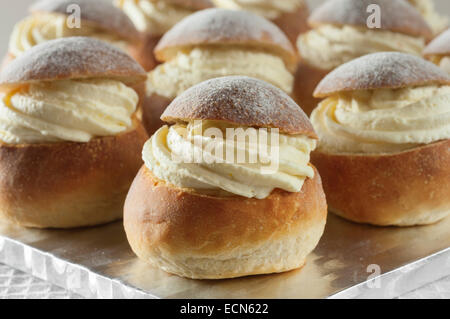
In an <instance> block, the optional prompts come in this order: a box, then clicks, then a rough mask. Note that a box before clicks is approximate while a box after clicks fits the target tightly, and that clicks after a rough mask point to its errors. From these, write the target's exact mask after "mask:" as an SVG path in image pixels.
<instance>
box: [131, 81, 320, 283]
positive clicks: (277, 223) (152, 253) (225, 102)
mask: <svg viewBox="0 0 450 319" xmlns="http://www.w3.org/2000/svg"><path fill="white" fill-rule="evenodd" d="M162 119H163V120H164V121H166V122H167V123H170V125H169V126H164V127H162V128H161V129H159V130H158V131H157V132H156V133H155V134H154V135H153V137H152V138H151V139H150V140H149V141H148V142H147V143H146V144H145V146H144V150H143V159H144V162H145V165H144V166H143V167H142V169H141V171H140V172H139V173H138V175H137V177H136V179H135V181H134V182H133V185H132V187H131V189H130V192H129V194H128V196H127V200H126V202H125V209H124V225H125V230H126V233H127V237H128V240H129V243H130V245H131V247H132V248H133V250H134V252H135V253H136V254H137V255H138V256H139V257H140V258H141V259H143V260H145V261H146V262H149V263H150V264H152V265H154V266H156V267H159V268H161V269H163V270H165V271H167V272H169V273H173V274H177V275H179V276H184V277H189V278H197V279H221V278H233V277H240V276H247V275H256V274H266V273H276V272H283V271H288V270H292V269H296V268H300V267H302V266H303V265H304V264H305V259H306V256H307V255H308V254H309V253H310V252H311V251H312V250H313V249H314V248H315V247H316V245H317V243H318V241H319V239H320V237H321V236H322V233H323V230H324V226H325V222H326V216H327V206H326V201H325V196H324V193H323V190H322V185H321V181H320V176H319V174H318V172H317V171H316V170H315V168H314V167H313V166H312V165H311V164H310V163H309V157H310V152H311V151H312V150H313V149H314V148H315V146H316V134H315V133H314V130H313V128H312V126H311V123H310V122H309V120H308V118H307V116H306V115H305V114H304V113H303V111H302V110H301V109H300V108H299V107H298V105H297V104H296V103H295V102H294V101H293V100H292V99H291V98H290V97H289V96H288V95H287V94H286V93H284V92H283V91H281V90H280V89H278V88H276V87H275V86H273V85H271V84H268V83H267V82H264V81H260V80H257V79H252V78H248V77H238V76H236V77H222V78H216V79H212V80H209V81H206V82H203V83H201V84H199V85H196V86H194V87H192V88H190V89H188V90H187V91H185V92H184V93H183V94H181V95H180V96H179V97H177V98H176V99H175V100H174V101H173V102H172V103H171V104H170V106H169V107H168V108H167V110H166V111H165V112H164V114H163V116H162ZM255 128H256V129H258V128H263V129H264V128H266V129H267V130H265V132H266V133H267V139H266V140H265V142H263V140H259V141H260V142H258V143H261V144H260V145H263V143H264V145H265V146H267V148H266V147H262V148H258V150H261V149H266V150H267V152H265V151H257V153H256V154H257V155H258V157H257V160H255V161H254V162H250V161H249V160H246V161H242V162H237V161H235V157H234V155H233V156H232V157H228V155H229V154H228V153H226V152H223V153H222V155H219V153H220V151H217V150H218V149H222V148H223V147H225V144H224V143H230V140H233V138H232V137H231V136H229V135H228V134H231V133H230V132H229V131H228V130H229V129H234V130H236V131H233V133H235V134H239V133H238V132H239V130H240V131H241V133H243V134H245V132H249V131H248V130H253V131H254V132H258V131H257V130H256V129H255ZM210 130H213V131H214V132H215V134H214V136H215V137H214V138H213V136H211V135H210V132H209V133H208V131H210ZM278 132H279V134H278ZM273 137H275V139H273ZM244 140H245V138H244ZM274 141H276V143H277V145H278V146H279V153H278V154H276V153H272V150H273V149H278V148H276V147H274V148H273V149H272V147H271V146H275V145H274V144H273V143H274ZM211 143H212V144H211ZM244 144H245V143H244ZM198 145H200V146H198ZM240 145H241V146H240ZM245 145H246V146H244V147H243V146H242V144H239V143H231V145H230V144H227V145H226V148H227V149H228V151H229V150H230V149H231V150H232V153H231V154H235V155H236V154H237V152H239V150H240V151H242V150H244V151H245V152H246V154H247V153H248V154H255V153H252V151H251V148H250V147H249V145H251V143H250V142H249V143H248V144H245ZM239 147H242V148H239ZM186 150H190V151H189V152H186ZM253 150H254V148H253ZM228 151H227V152H228ZM218 152H219V153H218ZM198 153H199V154H202V157H201V158H200V160H192V158H191V159H190V160H189V159H187V157H186V156H191V155H193V154H198ZM248 154H247V155H248ZM264 154H265V155H264ZM268 156H269V158H267V157H268ZM229 158H231V160H229ZM211 159H214V160H211ZM267 159H269V161H267ZM270 159H271V160H270ZM278 159H279V165H278V166H272V164H274V163H275V162H276V161H278ZM269 166H271V167H272V168H270V169H271V171H270V172H269V171H265V169H268V168H269Z"/></svg>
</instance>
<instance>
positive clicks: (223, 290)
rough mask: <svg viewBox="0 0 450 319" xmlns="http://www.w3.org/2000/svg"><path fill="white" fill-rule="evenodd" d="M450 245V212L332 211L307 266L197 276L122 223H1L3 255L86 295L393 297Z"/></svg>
mask: <svg viewBox="0 0 450 319" xmlns="http://www.w3.org/2000/svg"><path fill="white" fill-rule="evenodd" d="M449 247H450V218H447V219H446V220H444V221H442V222H440V223H438V224H435V225H431V226H423V227H410V228H378V227H371V226H364V225H357V224H353V223H350V222H347V221H345V220H343V219H340V218H338V217H336V216H333V215H330V216H329V218H328V224H327V227H326V231H325V234H324V236H323V238H322V240H321V242H320V244H319V246H318V247H317V249H316V250H315V252H314V253H313V254H311V255H310V256H309V258H308V263H307V265H306V266H305V267H304V268H303V269H301V270H296V271H291V272H287V273H283V274H274V275H264V276H253V277H246V278H240V279H233V280H220V281H212V280H203V281H198V280H189V279H184V278H179V277H177V276H172V275H169V274H166V273H165V272H163V271H160V270H157V269H154V268H152V267H150V266H148V265H146V264H145V263H143V262H142V261H140V260H138V259H137V258H136V257H135V255H134V254H133V252H132V251H131V249H130V248H129V246H128V243H127V240H126V237H125V233H124V231H123V228H122V224H121V223H113V224H109V225H106V226H102V227H95V228H88V229H79V230H70V231H66V230H35V229H24V228H20V227H17V226H12V225H5V224H3V225H0V262H2V263H4V264H7V265H10V266H12V267H15V268H18V269H20V270H23V271H25V272H28V273H31V274H33V275H35V276H37V277H39V278H41V279H44V280H48V281H50V282H52V283H54V284H56V285H58V286H61V287H64V288H67V289H69V290H70V291H72V292H75V293H77V294H80V295H82V296H84V297H88V298H326V297H332V298H352V297H353V298H357V297H359V298H369V297H376V298H393V297H397V296H399V295H401V294H403V293H406V292H409V291H412V290H414V289H416V288H418V287H420V286H423V285H425V284H427V283H429V282H433V281H435V280H438V279H440V278H443V277H445V276H448V275H450V248H449Z"/></svg>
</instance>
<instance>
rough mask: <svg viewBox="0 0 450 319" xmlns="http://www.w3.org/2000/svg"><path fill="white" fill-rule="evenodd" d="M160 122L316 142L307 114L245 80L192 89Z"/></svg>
mask: <svg viewBox="0 0 450 319" xmlns="http://www.w3.org/2000/svg"><path fill="white" fill-rule="evenodd" d="M161 119H162V120H163V121H165V122H168V123H177V122H190V121H193V120H212V121H222V122H228V123H231V124H234V125H242V126H246V127H259V128H278V129H279V130H280V133H286V134H295V135H297V134H301V135H306V136H308V137H310V138H317V136H316V133H315V132H314V129H313V127H312V124H311V122H310V121H309V119H308V117H307V116H306V114H305V113H304V112H303V111H302V109H301V108H300V107H299V106H298V105H297V104H296V103H295V102H294V101H293V100H292V99H291V98H290V97H289V96H288V95H287V94H286V93H284V92H283V91H282V90H280V89H278V88H277V87H275V86H273V85H271V84H269V83H267V82H264V81H261V80H257V79H254V78H250V77H245V76H229V77H222V78H216V79H212V80H209V81H205V82H203V83H200V84H198V85H196V86H193V87H192V88H190V89H188V90H187V91H185V92H184V93H182V94H181V95H179V96H178V97H177V98H176V99H175V100H174V101H173V102H172V103H171V104H170V105H169V106H168V107H167V109H166V111H165V112H164V113H163V115H162V116H161Z"/></svg>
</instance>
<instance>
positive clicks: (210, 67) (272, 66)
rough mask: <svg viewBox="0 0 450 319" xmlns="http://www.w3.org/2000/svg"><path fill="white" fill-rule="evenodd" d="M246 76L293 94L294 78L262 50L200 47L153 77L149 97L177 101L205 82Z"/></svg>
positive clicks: (158, 69) (279, 61)
mask: <svg viewBox="0 0 450 319" xmlns="http://www.w3.org/2000/svg"><path fill="white" fill-rule="evenodd" d="M242 74H245V75H247V76H250V77H254V78H257V79H261V80H265V81H266V82H269V83H271V84H273V85H275V86H277V87H279V88H281V89H282V90H283V91H285V92H287V93H290V92H291V91H292V85H293V83H294V77H293V75H292V74H291V73H290V72H289V70H288V69H287V67H286V65H285V63H284V62H283V59H282V58H280V57H279V56H276V55H273V54H270V53H266V52H263V51H258V50H249V49H245V48H226V47H218V48H213V47H208V46H205V47H197V48H194V49H192V50H186V51H180V52H179V53H178V54H177V56H176V57H175V58H174V59H172V60H170V61H168V62H166V63H164V64H161V65H159V66H158V67H156V69H155V70H153V71H152V72H150V73H149V78H148V81H147V93H148V94H153V93H156V94H158V95H161V96H165V97H167V98H170V99H173V98H175V97H176V96H178V95H179V94H181V93H183V92H184V91H185V90H187V89H188V88H190V87H192V86H194V85H195V84H198V83H201V82H203V81H206V80H209V79H212V78H216V77H221V76H233V75H242Z"/></svg>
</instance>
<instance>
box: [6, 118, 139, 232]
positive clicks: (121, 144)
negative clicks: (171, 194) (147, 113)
mask: <svg viewBox="0 0 450 319" xmlns="http://www.w3.org/2000/svg"><path fill="white" fill-rule="evenodd" d="M146 139H147V134H146V132H145V130H144V128H143V127H142V125H141V124H140V123H139V122H138V121H137V120H135V121H134V126H133V128H131V129H130V130H129V131H127V132H124V133H121V134H118V135H116V136H111V137H101V138H95V139H93V140H91V141H90V142H88V143H53V144H24V145H8V144H3V143H0V218H1V219H3V220H7V221H10V222H14V223H16V224H19V225H21V226H27V227H38V228H72V227H81V226H91V225H98V224H102V223H107V222H111V221H114V220H117V219H120V218H121V217H122V209H123V203H124V200H125V197H126V194H127V191H128V189H129V187H130V185H131V182H132V180H133V178H134V176H135V174H136V172H137V171H138V170H139V168H140V166H141V165H142V159H141V156H140V154H141V149H142V146H143V145H144V143H145V141H146Z"/></svg>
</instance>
